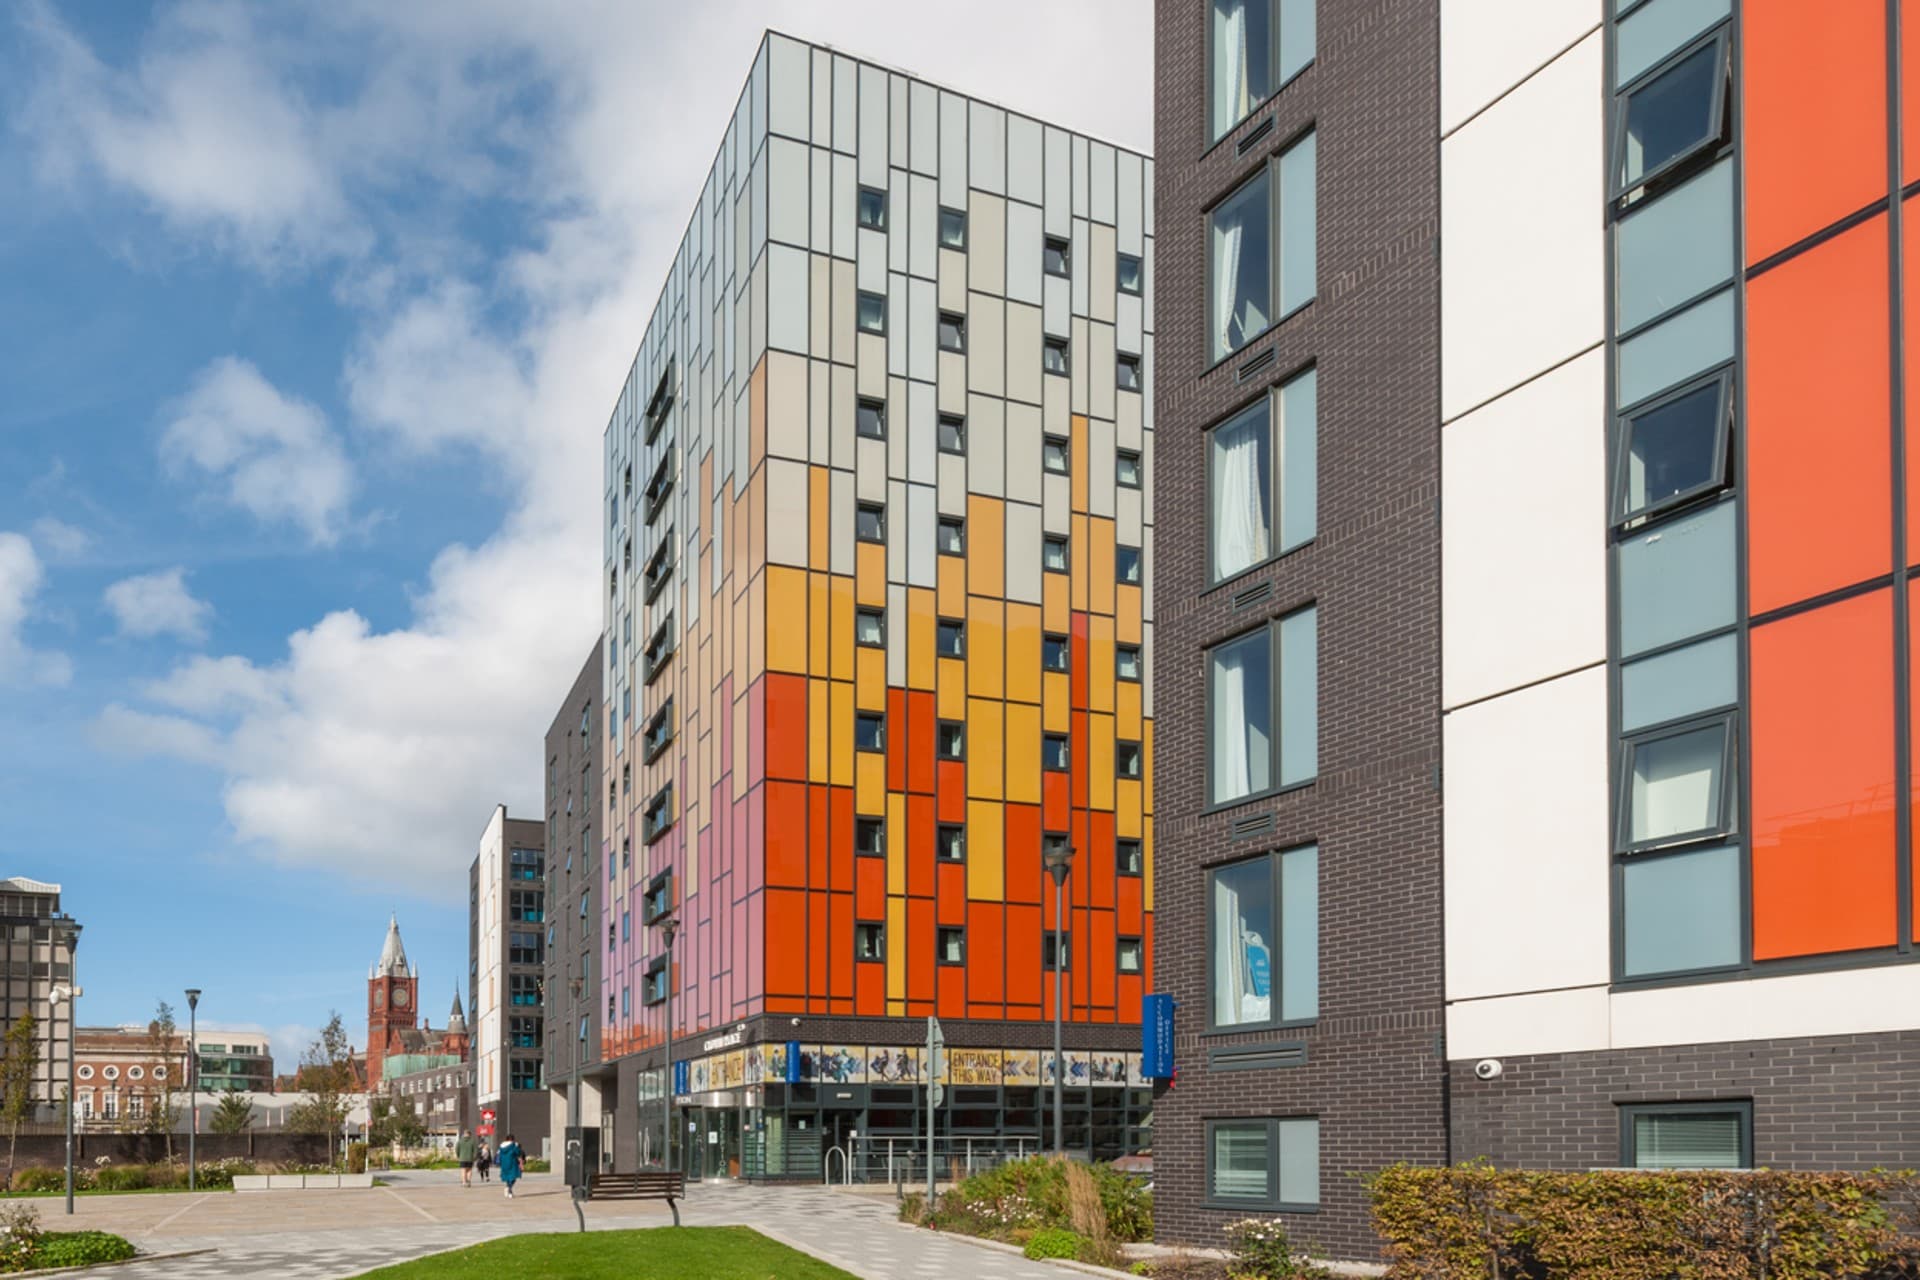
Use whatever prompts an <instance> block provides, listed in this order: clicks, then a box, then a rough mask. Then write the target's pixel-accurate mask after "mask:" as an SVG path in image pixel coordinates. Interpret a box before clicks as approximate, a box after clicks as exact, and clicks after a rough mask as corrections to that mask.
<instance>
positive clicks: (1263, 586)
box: [1233, 582, 1273, 609]
mask: <svg viewBox="0 0 1920 1280" xmlns="http://www.w3.org/2000/svg"><path fill="white" fill-rule="evenodd" d="M1271 599H1273V584H1272V583H1271V582H1258V583H1255V584H1254V585H1253V586H1251V587H1248V588H1247V589H1246V590H1244V591H1241V592H1239V593H1238V594H1236V595H1235V596H1234V597H1233V607H1234V608H1236V609H1244V608H1246V607H1247V606H1248V605H1252V604H1259V603H1260V602H1261V601H1263V600H1271Z"/></svg>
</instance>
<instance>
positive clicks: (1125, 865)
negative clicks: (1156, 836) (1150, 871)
mask: <svg viewBox="0 0 1920 1280" xmlns="http://www.w3.org/2000/svg"><path fill="white" fill-rule="evenodd" d="M1129 845H1131V846H1132V848H1133V852H1134V854H1135V855H1136V856H1135V857H1133V858H1128V857H1127V856H1126V854H1127V847H1128V846H1129ZM1113 870H1114V874H1115V875H1118V876H1131V877H1133V878H1134V879H1136V880H1138V879H1141V878H1144V877H1145V876H1146V874H1147V844H1146V841H1145V840H1143V839H1141V838H1140V837H1139V836H1115V837H1114V840H1113Z"/></svg>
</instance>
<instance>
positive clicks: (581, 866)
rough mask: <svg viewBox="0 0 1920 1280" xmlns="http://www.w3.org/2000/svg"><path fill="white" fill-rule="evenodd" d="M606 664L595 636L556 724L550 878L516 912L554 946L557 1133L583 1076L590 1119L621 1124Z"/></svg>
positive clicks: (551, 994)
mask: <svg viewBox="0 0 1920 1280" xmlns="http://www.w3.org/2000/svg"><path fill="white" fill-rule="evenodd" d="M605 666H606V656H605V653H604V652H603V650H602V648H601V642H600V641H599V640H595V641H594V644H593V652H591V653H589V654H588V655H587V660H586V663H585V665H583V666H582V667H581V668H580V674H579V675H577V676H576V677H575V678H574V681H573V687H572V688H571V689H569V690H568V691H567V696H566V698H565V700H564V701H562V702H561V704H560V709H559V711H557V712H556V713H555V714H554V717H553V724H552V725H551V726H549V727H548V729H547V737H546V744H545V751H544V753H543V758H544V759H545V761H546V797H547V849H548V851H549V856H548V858H547V878H546V881H545V883H544V884H543V885H542V886H541V887H540V890H539V891H538V892H537V893H536V891H534V890H531V889H524V890H521V891H520V900H519V903H518V905H517V906H514V907H511V908H510V909H511V910H512V911H513V912H514V915H515V919H516V920H517V921H518V922H519V924H518V925H517V926H516V927H521V928H532V929H535V930H537V931H539V932H540V933H541V935H542V938H543V940H544V946H545V948H546V976H545V981H546V996H547V1002H546V1008H545V1017H546V1028H547V1033H546V1047H545V1061H546V1079H547V1085H548V1092H549V1094H550V1097H551V1103H552V1113H553V1114H552V1116H551V1118H550V1121H549V1123H550V1125H551V1132H554V1133H558V1132H560V1131H561V1130H562V1129H563V1128H565V1127H566V1124H567V1121H568V1118H569V1108H570V1106H571V1103H570V1101H569V1099H568V1096H567V1094H568V1091H569V1090H570V1089H571V1088H572V1081H573V1080H574V1079H575V1078H576V1077H577V1078H578V1079H579V1081H580V1087H581V1092H582V1094H583V1100H582V1102H581V1106H580V1123H582V1124H593V1125H596V1126H599V1125H603V1124H604V1125H605V1126H606V1127H607V1128H611V1127H612V1124H613V1117H614V1114H615V1112H616V1111H617V1110H618V1099H617V1097H616V1096H615V1095H614V1090H615V1089H616V1087H617V1084H616V1077H615V1076H614V1074H613V1073H612V1072H607V1071H602V1070H600V1068H599V1062H600V1028H601V1026H602V1025H603V1024H602V1023H601V1020H600V1006H601V1004H602V1002H603V1001H604V1000H606V999H607V993H606V992H605V991H604V990H603V984H602V982H601V977H602V975H603V973H604V970H605V965H606V961H607V958H608V952H607V950H606V947H605V944H604V943H602V942H600V935H601V933H602V930H603V927H611V924H612V921H611V919H609V920H608V921H607V924H606V926H603V925H602V922H601V917H602V915H603V910H602V906H601V899H602V897H603V894H602V892H601V887H602V886H603V885H604V884H605V883H606V874H605V872H604V871H603V870H602V865H603V863H604V861H605V859H603V858H602V857H601V856H600V844H599V842H598V841H597V840H596V839H595V838H594V837H595V834H596V833H597V831H598V830H599V818H600V815H601V814H603V813H605V812H606V802H605V801H603V798H602V796H601V790H602V783H601V780H600V774H601V770H600V757H601V745H602V743H604V742H605V741H606V739H605V737H604V735H603V733H602V732H601V729H600V724H601V716H602V714H603V712H602V708H601V705H600V680H601V677H602V675H603V674H604V671H605ZM631 777H632V775H631V774H629V775H628V788H627V789H628V791H629V792H631V790H632V785H631ZM608 781H609V782H611V781H614V780H613V779H611V778H609V779H608ZM608 799H610V797H609V798H608ZM543 922H544V923H543ZM607 941H609V942H610V941H612V939H611V937H609V938H608V939H607ZM608 1138H609V1141H608V1142H607V1143H606V1144H604V1145H603V1146H602V1148H601V1149H602V1150H603V1151H605V1152H611V1151H612V1149H613V1148H612V1144H611V1134H609V1135H608Z"/></svg>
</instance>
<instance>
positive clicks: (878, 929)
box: [853, 920, 887, 964]
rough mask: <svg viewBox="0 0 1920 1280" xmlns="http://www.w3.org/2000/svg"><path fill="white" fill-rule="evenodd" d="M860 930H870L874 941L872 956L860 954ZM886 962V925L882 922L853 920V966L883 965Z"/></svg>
mask: <svg viewBox="0 0 1920 1280" xmlns="http://www.w3.org/2000/svg"><path fill="white" fill-rule="evenodd" d="M862 930H872V936H873V939H874V944H873V953H874V954H872V955H870V956H869V955H862V954H860V951H861V947H860V939H861V931H862ZM886 961H887V923H886V921H884V920H855V921H854V922H853V962H854V963H855V964H885V963H886Z"/></svg>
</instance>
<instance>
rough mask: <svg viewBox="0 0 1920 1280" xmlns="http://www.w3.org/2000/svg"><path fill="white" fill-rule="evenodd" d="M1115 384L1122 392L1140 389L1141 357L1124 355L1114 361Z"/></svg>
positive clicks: (1116, 357)
mask: <svg viewBox="0 0 1920 1280" xmlns="http://www.w3.org/2000/svg"><path fill="white" fill-rule="evenodd" d="M1113 383H1114V385H1115V386H1116V387H1119V388H1120V390H1122V391H1138V390H1139V389H1140V357H1139V356H1130V355H1126V354H1124V353H1122V354H1120V355H1117V356H1115V357H1114V360H1113Z"/></svg>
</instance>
